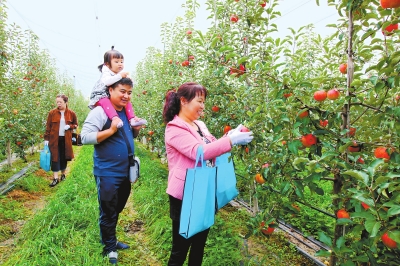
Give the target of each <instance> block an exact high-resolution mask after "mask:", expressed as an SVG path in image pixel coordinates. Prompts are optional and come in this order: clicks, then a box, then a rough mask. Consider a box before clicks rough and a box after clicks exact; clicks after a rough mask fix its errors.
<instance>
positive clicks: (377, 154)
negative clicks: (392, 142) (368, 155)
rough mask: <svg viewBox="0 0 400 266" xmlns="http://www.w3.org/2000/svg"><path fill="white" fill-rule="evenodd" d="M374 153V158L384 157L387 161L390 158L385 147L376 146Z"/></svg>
mask: <svg viewBox="0 0 400 266" xmlns="http://www.w3.org/2000/svg"><path fill="white" fill-rule="evenodd" d="M374 155H375V157H376V158H381V159H385V161H388V160H389V159H390V155H389V154H388V152H387V151H386V148H385V147H378V148H376V149H375V151H374Z"/></svg>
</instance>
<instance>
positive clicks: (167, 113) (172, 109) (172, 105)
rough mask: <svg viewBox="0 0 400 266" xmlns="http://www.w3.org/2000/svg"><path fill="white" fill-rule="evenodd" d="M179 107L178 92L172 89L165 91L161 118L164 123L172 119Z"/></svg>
mask: <svg viewBox="0 0 400 266" xmlns="http://www.w3.org/2000/svg"><path fill="white" fill-rule="evenodd" d="M180 109H181V103H180V99H179V98H178V94H177V93H176V92H175V91H174V90H170V91H168V92H167V95H166V96H165V103H164V110H163V119H164V123H165V124H168V122H169V121H171V120H172V119H174V117H175V115H177V114H178V113H179V111H180Z"/></svg>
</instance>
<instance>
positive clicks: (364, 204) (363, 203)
mask: <svg viewBox="0 0 400 266" xmlns="http://www.w3.org/2000/svg"><path fill="white" fill-rule="evenodd" d="M361 205H362V206H363V208H364V209H365V210H368V209H369V206H368V205H367V204H366V203H365V202H361Z"/></svg>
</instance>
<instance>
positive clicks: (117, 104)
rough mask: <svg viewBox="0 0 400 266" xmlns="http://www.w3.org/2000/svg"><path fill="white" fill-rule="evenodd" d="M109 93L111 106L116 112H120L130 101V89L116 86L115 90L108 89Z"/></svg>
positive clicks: (125, 86)
mask: <svg viewBox="0 0 400 266" xmlns="http://www.w3.org/2000/svg"><path fill="white" fill-rule="evenodd" d="M109 92H110V101H111V104H112V105H113V106H114V108H115V109H116V110H118V111H121V110H122V108H124V107H125V106H126V105H127V104H128V102H129V101H130V100H131V94H132V87H131V86H129V85H122V84H118V86H117V87H115V89H113V88H111V87H110V89H109Z"/></svg>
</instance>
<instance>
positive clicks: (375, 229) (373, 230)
mask: <svg viewBox="0 0 400 266" xmlns="http://www.w3.org/2000/svg"><path fill="white" fill-rule="evenodd" d="M380 228H381V224H380V223H375V224H374V226H373V227H372V231H371V234H370V237H375V236H376V235H377V234H378V232H379V229H380Z"/></svg>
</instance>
